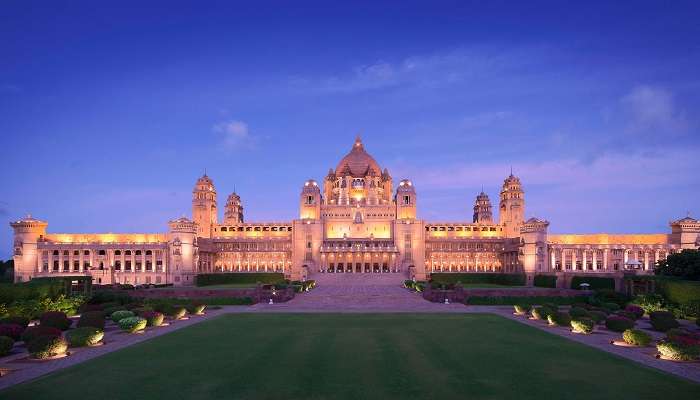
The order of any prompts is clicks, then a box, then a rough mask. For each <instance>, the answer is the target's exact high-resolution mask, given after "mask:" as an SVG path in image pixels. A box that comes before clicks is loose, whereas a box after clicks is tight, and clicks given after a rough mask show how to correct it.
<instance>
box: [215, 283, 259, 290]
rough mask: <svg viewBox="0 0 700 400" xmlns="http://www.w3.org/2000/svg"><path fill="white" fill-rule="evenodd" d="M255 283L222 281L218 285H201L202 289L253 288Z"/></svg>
mask: <svg viewBox="0 0 700 400" xmlns="http://www.w3.org/2000/svg"><path fill="white" fill-rule="evenodd" d="M256 285H257V284H255V283H222V284H219V285H209V286H201V288H202V289H206V290H209V289H249V288H254V287H255V286H256Z"/></svg>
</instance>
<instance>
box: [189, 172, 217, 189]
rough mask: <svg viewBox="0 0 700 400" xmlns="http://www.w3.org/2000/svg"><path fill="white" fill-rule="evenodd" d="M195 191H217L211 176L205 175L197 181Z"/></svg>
mask: <svg viewBox="0 0 700 400" xmlns="http://www.w3.org/2000/svg"><path fill="white" fill-rule="evenodd" d="M194 190H199V191H209V192H214V191H216V190H215V189H214V181H212V180H211V178H210V177H209V176H207V174H206V173H205V174H204V175H202V176H201V177H200V178H199V179H197V183H195V185H194Z"/></svg>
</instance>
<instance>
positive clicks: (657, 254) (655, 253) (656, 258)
mask: <svg viewBox="0 0 700 400" xmlns="http://www.w3.org/2000/svg"><path fill="white" fill-rule="evenodd" d="M658 262H659V249H656V250H654V265H656V263H658Z"/></svg>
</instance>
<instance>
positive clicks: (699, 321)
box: [695, 315, 700, 326]
mask: <svg viewBox="0 0 700 400" xmlns="http://www.w3.org/2000/svg"><path fill="white" fill-rule="evenodd" d="M695 325H697V326H700V315H698V316H697V317H695Z"/></svg>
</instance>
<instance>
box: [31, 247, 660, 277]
mask: <svg viewBox="0 0 700 400" xmlns="http://www.w3.org/2000/svg"><path fill="white" fill-rule="evenodd" d="M656 254H659V251H658V250H657V251H656ZM657 258H658V256H657ZM42 268H43V265H42ZM52 269H53V250H49V270H48V271H46V272H51V270H52Z"/></svg>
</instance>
